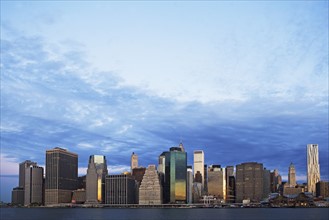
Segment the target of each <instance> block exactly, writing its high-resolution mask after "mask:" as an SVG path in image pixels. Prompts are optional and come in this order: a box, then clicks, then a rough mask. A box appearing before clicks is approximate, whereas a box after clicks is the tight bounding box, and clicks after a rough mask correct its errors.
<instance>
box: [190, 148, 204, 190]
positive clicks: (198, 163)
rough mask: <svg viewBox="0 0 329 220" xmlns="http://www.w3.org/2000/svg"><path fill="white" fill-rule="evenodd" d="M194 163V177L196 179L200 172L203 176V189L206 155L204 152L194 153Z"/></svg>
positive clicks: (197, 151) (196, 151)
mask: <svg viewBox="0 0 329 220" xmlns="http://www.w3.org/2000/svg"><path fill="white" fill-rule="evenodd" d="M193 159H194V160H193V161H194V167H193V170H194V171H193V175H194V178H195V174H196V173H197V172H198V171H199V172H200V174H201V180H202V181H201V183H202V187H204V178H205V176H204V153H203V151H202V150H195V151H194V152H193Z"/></svg>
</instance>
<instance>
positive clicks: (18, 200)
mask: <svg viewBox="0 0 329 220" xmlns="http://www.w3.org/2000/svg"><path fill="white" fill-rule="evenodd" d="M36 165H37V163H36V162H32V161H30V160H26V161H24V162H22V163H20V164H19V176H18V178H19V179H18V187H15V188H14V189H13V191H12V203H13V204H16V205H24V201H25V200H24V194H25V193H24V187H25V169H26V168H28V167H30V166H36Z"/></svg>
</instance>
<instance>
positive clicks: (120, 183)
mask: <svg viewBox="0 0 329 220" xmlns="http://www.w3.org/2000/svg"><path fill="white" fill-rule="evenodd" d="M135 191H136V184H135V180H134V177H132V176H131V175H123V174H120V175H108V176H107V177H106V178H105V203H106V204H135V203H136V199H135V195H136V192H135Z"/></svg>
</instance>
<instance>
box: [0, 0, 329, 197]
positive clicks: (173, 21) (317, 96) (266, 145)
mask: <svg viewBox="0 0 329 220" xmlns="http://www.w3.org/2000/svg"><path fill="white" fill-rule="evenodd" d="M327 6H328V2H327V1H316V2H307V1H292V2H286V1H280V2H273V1H271V2H262V1H252V2H241V1H236V2H226V1H225V2H216V1H208V2H201V1H200V2H199V1H191V2H189V1H182V2H173V1H169V2H166V1H162V2H156V1H143V2H134V1H125V2H117V1H111V2H107V1H99V2H92V1H71V2H63V1H55V2H51V1H47V2H40V1H31V2H29V1H22V2H20V1H14V2H11V1H1V198H0V200H3V201H10V190H11V189H12V188H13V187H15V186H17V185H18V178H17V174H18V163H20V162H22V161H24V160H27V159H29V160H33V161H36V162H37V163H38V164H39V165H42V166H44V164H45V151H46V150H47V149H51V148H54V147H56V146H60V147H63V148H67V149H69V150H70V151H72V152H75V153H77V154H78V155H79V173H80V175H83V174H85V170H86V167H87V162H88V157H89V155H92V154H102V155H105V156H106V157H107V160H108V165H109V172H110V173H112V174H113V173H118V172H121V171H125V170H128V169H129V163H130V155H131V153H132V152H135V153H137V154H138V156H139V163H140V165H142V166H147V165H148V164H156V163H157V157H158V155H160V154H161V153H162V152H163V151H166V150H168V149H169V147H172V146H177V145H178V144H179V142H180V141H181V140H182V142H183V144H184V147H185V149H186V151H187V153H188V163H189V164H192V162H193V151H194V150H198V149H202V150H204V152H205V160H206V163H207V164H209V165H210V164H221V165H222V166H227V165H236V164H239V163H242V162H249V161H256V162H261V163H264V166H265V167H266V168H267V169H270V170H273V169H278V170H279V172H280V174H281V175H282V176H283V179H286V177H287V172H288V166H289V164H290V163H291V162H293V163H294V164H295V166H296V172H297V180H299V182H300V183H302V182H305V181H306V145H307V144H309V143H317V144H319V151H320V170H321V178H322V179H324V180H328V179H329V175H328V166H329V162H328V160H329V159H328V154H329V151H328V133H329V132H328V7H327Z"/></svg>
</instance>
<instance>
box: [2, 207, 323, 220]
mask: <svg viewBox="0 0 329 220" xmlns="http://www.w3.org/2000/svg"><path fill="white" fill-rule="evenodd" d="M0 211H1V214H0V217H1V219H3V220H23V219H24V220H29V219H30V220H32V219H33V220H39V219H40V220H41V219H42V220H44V219H46V220H73V219H79V220H100V219H115V220H128V219H129V220H130V219H134V220H139V219H140V220H145V219H156V220H162V219H163V220H164V219H169V220H176V219H185V220H190V219H191V220H200V219H239V220H240V219H241V220H264V219H269V220H271V219H273V220H277V219H280V220H283V219H298V220H312V219H314V220H322V219H323V220H324V219H328V218H329V214H328V213H329V209H328V208H237V209H230V208H222V209H187V208H162V209H160V208H149V209H147V208H145V209H142V208H1V210H0Z"/></svg>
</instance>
